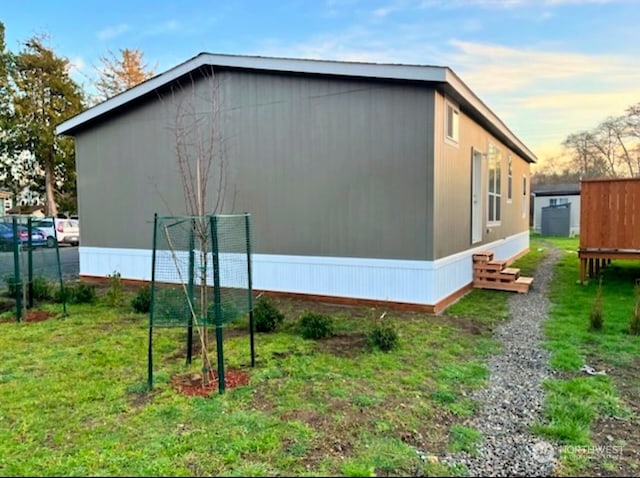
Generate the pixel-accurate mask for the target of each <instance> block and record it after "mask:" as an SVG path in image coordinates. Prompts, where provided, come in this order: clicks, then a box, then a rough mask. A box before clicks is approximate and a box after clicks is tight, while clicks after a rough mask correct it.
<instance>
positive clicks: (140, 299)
mask: <svg viewBox="0 0 640 478" xmlns="http://www.w3.org/2000/svg"><path fill="white" fill-rule="evenodd" d="M131 307H133V310H135V311H136V312H138V313H140V314H147V313H149V311H150V310H151V286H150V285H145V286H144V287H141V288H140V289H138V293H137V294H136V296H135V297H134V298H133V299H131Z"/></svg>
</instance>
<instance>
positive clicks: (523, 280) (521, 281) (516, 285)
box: [473, 277, 533, 294]
mask: <svg viewBox="0 0 640 478" xmlns="http://www.w3.org/2000/svg"><path fill="white" fill-rule="evenodd" d="M532 283H533V277H518V279H516V280H515V281H511V282H501V281H490V280H485V279H477V280H474V281H473V287H475V288H478V289H494V290H505V291H509V292H518V293H520V294H526V293H527V292H529V288H530V287H531V284H532Z"/></svg>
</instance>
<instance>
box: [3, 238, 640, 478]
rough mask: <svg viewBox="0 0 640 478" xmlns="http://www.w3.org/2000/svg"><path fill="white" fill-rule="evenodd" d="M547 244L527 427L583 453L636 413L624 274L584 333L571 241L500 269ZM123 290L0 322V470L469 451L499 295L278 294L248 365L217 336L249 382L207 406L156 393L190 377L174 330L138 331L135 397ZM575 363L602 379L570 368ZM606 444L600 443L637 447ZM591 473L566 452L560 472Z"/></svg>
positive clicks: (244, 349) (221, 465)
mask: <svg viewBox="0 0 640 478" xmlns="http://www.w3.org/2000/svg"><path fill="white" fill-rule="evenodd" d="M549 242H552V243H553V244H555V245H556V247H559V248H561V249H562V251H563V255H562V258H561V260H560V261H559V263H558V265H557V267H556V273H555V278H554V280H553V284H552V286H551V287H550V295H551V300H552V308H551V317H550V319H549V320H548V321H547V323H546V324H545V331H546V334H547V344H546V345H547V346H548V347H549V349H550V350H551V352H552V359H551V363H552V365H553V367H554V368H555V369H556V370H558V371H559V374H560V375H559V376H558V378H557V379H554V380H550V381H548V382H547V384H546V387H547V401H546V406H545V415H544V417H543V419H542V420H541V422H540V423H538V424H537V425H536V427H535V429H534V431H535V432H536V433H539V434H541V435H544V436H546V437H548V438H549V439H551V440H553V441H555V442H556V443H557V444H559V445H565V446H566V445H572V446H578V445H580V446H584V445H588V444H594V445H595V444H598V443H599V442H598V440H599V438H597V437H595V436H594V430H596V428H597V427H598V426H599V423H600V420H601V419H602V418H603V417H605V418H606V417H611V416H615V417H616V419H617V420H619V422H617V423H619V424H620V425H621V426H620V429H626V428H625V427H624V426H622V425H629V424H630V423H634V422H631V421H630V420H631V419H632V417H634V416H635V413H636V412H637V410H636V409H634V408H633V406H631V405H630V404H629V402H628V401H627V400H625V397H627V396H630V395H632V394H635V395H637V392H639V391H640V386H639V385H640V382H639V381H638V378H639V377H640V374H638V373H636V375H629V373H631V372H633V371H637V370H638V363H639V362H638V358H637V357H638V353H639V351H640V339H639V338H638V337H637V336H631V335H629V333H628V327H629V318H630V313H631V310H632V307H633V278H634V277H636V276H640V272H639V271H638V268H637V267H634V264H633V263H629V264H625V263H622V262H621V263H620V264H617V263H614V264H613V267H610V268H607V270H606V271H605V275H604V281H603V311H604V328H603V330H602V331H599V332H591V331H589V313H590V310H591V307H592V304H593V301H594V298H595V292H596V287H597V283H596V281H592V282H591V283H590V284H588V285H580V284H577V283H576V281H577V279H578V260H577V254H576V248H577V240H576V239H571V240H567V239H565V240H557V239H551V238H542V237H538V236H533V237H532V241H531V252H530V253H529V254H528V255H527V256H525V257H523V258H521V259H520V260H519V261H518V262H517V263H516V264H515V266H516V267H520V268H521V270H522V273H523V274H525V275H531V274H533V272H534V271H535V268H536V266H537V264H538V263H539V261H540V260H542V259H543V258H544V257H545V255H546V253H547V252H548V247H549ZM534 286H535V284H534ZM132 297H133V293H132V292H126V297H125V299H126V300H124V302H123V305H121V306H117V307H114V306H112V305H109V304H108V300H109V296H108V295H107V294H106V291H105V290H104V289H103V290H102V291H101V292H100V294H99V298H98V302H97V303H95V304H92V305H74V304H72V305H69V306H68V309H69V315H68V316H67V317H61V316H57V317H54V318H52V319H49V320H46V321H43V322H27V323H21V324H16V323H15V322H3V323H0V457H1V459H0V475H3V476H7V475H11V476H26V475H29V476H33V475H37V476H44V475H64V476H79V475H82V476H87V475H93V476H95V475H110V476H112V475H129V476H152V475H162V476H179V475H187V476H201V475H242V476H248V475H253V476H264V475H306V476H313V475H316V476H317V475H323V476H324V475H340V476H366V475H378V476H380V475H383V476H384V475H420V474H426V475H434V474H435V475H460V474H464V469H463V468H460V467H457V468H449V467H447V466H445V465H443V464H442V463H440V462H438V461H437V460H435V459H433V457H435V456H442V455H443V454H446V453H448V452H454V451H458V450H467V451H470V452H472V453H473V452H474V450H475V447H476V444H477V443H478V441H479V440H480V439H481V437H480V435H479V434H478V432H477V431H476V430H474V429H471V428H468V427H465V426H463V421H464V419H465V417H467V416H469V415H470V414H472V413H474V410H475V407H476V404H475V403H474V402H473V401H471V400H470V399H469V398H468V397H469V396H470V392H471V391H472V390H474V389H476V388H478V387H482V386H485V385H486V379H487V368H486V366H485V362H486V360H487V357H488V356H489V355H490V354H492V353H496V352H497V351H499V346H498V344H497V343H496V341H495V340H494V339H492V337H491V333H492V330H493V328H494V327H495V326H496V325H497V324H498V323H499V322H500V321H502V320H505V319H506V318H508V308H507V301H508V298H509V297H511V294H510V293H506V292H499V291H488V290H474V291H472V292H471V293H470V294H468V295H466V296H465V297H464V298H462V299H461V300H460V301H459V302H457V303H456V304H454V305H453V306H451V307H450V308H449V309H448V310H447V311H446V314H444V315H441V316H432V315H428V314H419V313H408V312H397V311H392V310H384V309H382V308H375V309H374V308H358V307H353V308H352V307H341V306H329V305H326V304H318V303H312V302H304V301H299V300H284V299H282V300H277V301H276V304H277V305H278V307H279V308H280V310H281V311H283V312H284V313H285V317H286V318H285V321H284V323H283V324H282V326H281V328H280V329H278V331H277V332H276V333H273V334H257V337H256V351H257V363H256V367H255V368H253V369H252V368H251V367H249V365H248V364H249V362H250V355H249V339H248V334H247V333H246V332H245V331H246V328H247V324H246V320H244V321H243V322H240V323H234V324H233V325H231V326H230V327H229V329H227V330H226V331H225V332H226V333H227V336H228V337H227V338H226V339H225V358H226V366H227V368H229V369H241V370H243V371H246V372H247V373H249V375H250V377H251V379H250V382H249V385H248V386H244V387H239V388H235V389H231V390H228V391H227V393H226V394H224V395H218V394H216V393H214V394H213V395H212V396H210V397H207V398H202V397H187V396H184V395H183V394H181V393H179V392H178V391H176V390H175V389H174V388H173V386H172V385H171V378H172V377H173V376H175V375H178V374H185V373H196V372H198V371H199V367H198V365H197V363H194V364H192V365H190V366H188V367H187V366H185V353H184V347H185V344H184V342H185V334H184V331H183V330H180V329H175V328H165V329H158V330H156V331H155V334H154V360H155V367H154V378H155V384H156V386H155V388H154V390H153V391H152V392H148V391H147V390H146V374H147V369H146V366H147V343H148V342H147V341H148V323H147V321H148V319H147V317H146V316H145V315H143V314H135V313H134V312H133V310H132V309H131V307H130V306H129V300H130V299H131V298H132ZM46 308H49V309H50V310H52V311H55V312H56V313H57V312H59V310H60V307H59V305H51V306H46ZM306 310H313V311H316V312H322V313H326V314H329V315H331V316H332V317H333V319H334V321H335V331H336V335H335V336H334V337H333V338H330V339H325V340H321V341H318V342H316V341H312V340H305V339H303V338H302V337H301V336H300V334H299V332H298V329H297V320H298V318H299V317H300V315H301V314H302V313H303V312H304V311H306ZM384 312H387V315H386V317H385V319H384V320H390V321H393V323H394V324H395V325H396V327H397V330H398V332H399V336H400V341H399V344H400V346H399V348H398V349H397V350H394V351H392V352H389V353H383V352H379V351H374V350H371V349H370V348H369V347H368V346H367V343H366V335H367V333H368V331H369V330H370V327H371V326H372V324H373V323H374V321H375V319H377V318H378V317H380V315H381V314H382V313H384ZM7 314H10V312H8V313H7ZM212 344H213V343H212ZM212 359H213V360H214V362H215V353H213V354H212ZM585 363H587V364H590V365H592V366H594V368H596V369H601V368H606V369H607V370H608V372H609V373H608V375H606V376H590V375H586V374H585V373H584V372H580V371H579V368H580V367H581V366H582V365H584V364H585ZM620 371H623V372H624V373H622V372H620ZM627 372H628V373H627ZM634 373H635V372H634ZM635 395H634V396H635ZM636 428H637V427H636ZM630 433H633V432H630ZM607 434H612V435H613V436H612V439H613V440H614V442H613V443H614V444H616V446H631V445H630V443H631V442H625V441H624V440H625V439H626V440H630V439H637V438H639V437H638V436H637V434H636V435H635V436H634V435H625V436H624V437H622V436H619V434H616V433H614V432H608V433H607ZM636 441H637V440H636ZM633 443H635V442H633ZM573 450H575V448H574V449H573ZM625 459H626V458H625ZM629 460H631V459H628V460H627V463H626V465H628V466H627V468H625V470H630V471H631V472H633V471H634V468H633V466H634V463H635V462H634V461H633V460H631V461H629ZM593 466H594V465H593V463H592V461H589V457H588V456H587V457H584V456H576V454H575V453H569V452H566V453H564V454H563V461H562V468H561V472H562V473H565V474H572V473H580V472H588V471H590V470H591V469H593ZM598 466H601V468H602V469H604V470H605V471H606V470H609V469H614V468H615V466H617V464H616V463H615V462H612V461H611V460H604V461H603V463H600V464H599V465H598Z"/></svg>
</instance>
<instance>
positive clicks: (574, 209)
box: [533, 194, 580, 236]
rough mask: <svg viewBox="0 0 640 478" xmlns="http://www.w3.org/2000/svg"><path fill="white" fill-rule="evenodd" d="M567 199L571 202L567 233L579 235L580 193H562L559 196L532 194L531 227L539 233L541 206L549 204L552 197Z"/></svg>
mask: <svg viewBox="0 0 640 478" xmlns="http://www.w3.org/2000/svg"><path fill="white" fill-rule="evenodd" d="M565 198H566V199H567V200H568V202H569V203H570V204H571V214H570V216H569V221H570V223H569V234H570V235H571V236H577V235H580V195H579V194H564V195H559V196H534V198H533V229H534V230H535V232H537V233H540V230H541V228H542V208H543V207H547V206H549V205H551V200H552V199H556V200H558V199H565Z"/></svg>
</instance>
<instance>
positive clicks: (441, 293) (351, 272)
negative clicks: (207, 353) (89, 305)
mask: <svg viewBox="0 0 640 478" xmlns="http://www.w3.org/2000/svg"><path fill="white" fill-rule="evenodd" d="M528 247H529V232H528V231H525V232H522V233H520V234H517V235H514V236H511V237H508V238H506V239H501V240H498V241H495V242H492V243H490V244H484V245H482V246H479V247H476V248H474V249H470V250H467V251H464V252H460V253H457V254H453V255H451V256H448V257H445V258H442V259H438V260H436V261H409V260H392V259H366V258H350V257H309V256H285V255H272V254H254V255H253V264H252V268H253V288H254V289H257V290H268V291H276V292H291V293H299V294H312V295H326V296H334V297H347V298H354V299H370V300H382V301H393V302H406V303H412V304H425V305H434V304H437V303H438V302H440V301H442V300H443V299H444V298H446V297H447V296H449V295H451V294H453V293H454V292H456V291H458V290H460V289H462V288H463V287H465V286H467V285H468V284H469V283H471V281H472V280H473V276H472V270H473V267H472V264H473V261H472V258H471V256H472V254H473V253H474V252H476V251H480V250H492V251H493V252H494V254H495V257H496V259H508V258H510V257H513V256H515V255H517V254H519V253H520V252H522V251H523V250H525V249H527V248H528ZM114 272H119V273H120V274H121V276H122V278H124V279H135V280H146V281H149V280H151V251H150V250H142V249H111V248H103V247H86V246H80V275H84V276H97V277H106V276H107V275H109V274H113V273H114ZM223 272H224V271H223ZM156 273H157V274H159V272H158V271H157V272H156ZM222 281H223V283H224V282H225V278H224V274H223V278H222ZM228 285H230V286H233V285H234V284H228Z"/></svg>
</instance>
